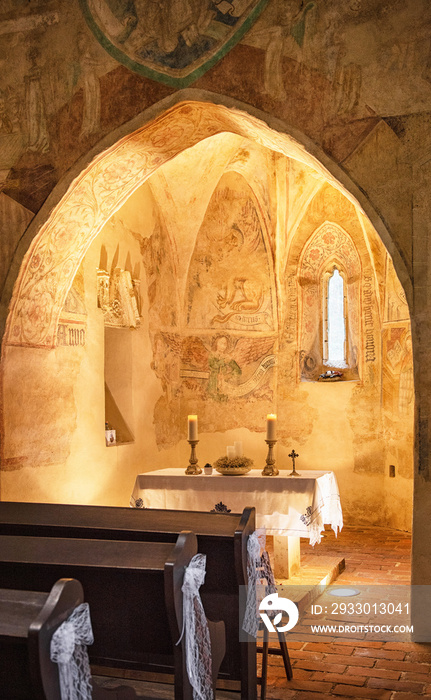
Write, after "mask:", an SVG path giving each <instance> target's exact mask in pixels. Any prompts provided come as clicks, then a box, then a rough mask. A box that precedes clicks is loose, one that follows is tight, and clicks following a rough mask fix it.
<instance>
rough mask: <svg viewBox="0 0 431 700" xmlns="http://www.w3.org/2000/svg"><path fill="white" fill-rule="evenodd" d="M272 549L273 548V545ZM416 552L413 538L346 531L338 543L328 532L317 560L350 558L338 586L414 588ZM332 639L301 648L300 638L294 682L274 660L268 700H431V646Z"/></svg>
mask: <svg viewBox="0 0 431 700" xmlns="http://www.w3.org/2000/svg"><path fill="white" fill-rule="evenodd" d="M268 544H269V548H270V546H271V542H270V541H269V542H268ZM308 546H309V545H307V543H306V541H302V543H301V551H302V552H304V553H306V552H307V551H309V550H308ZM410 550H411V538H410V535H409V534H407V533H404V532H398V531H394V530H386V529H383V528H362V527H346V526H345V527H344V528H343V530H342V531H341V533H340V534H339V535H338V538H335V536H334V534H333V533H332V531H329V530H327V531H326V532H325V536H324V538H323V540H322V542H321V544H320V545H316V546H315V547H314V550H313V556H315V557H318V556H328V555H340V556H343V557H344V558H345V560H346V569H345V571H344V572H343V573H342V574H341V575H340V576H339V578H338V579H337V581H336V583H337V584H346V585H351V586H353V585H356V586H362V585H366V584H370V583H372V584H373V585H376V584H378V585H379V586H387V587H393V586H394V585H395V586H396V585H408V584H409V583H410ZM292 632H293V631H292ZM289 634H290V633H288V634H287V642H288V646H289V636H288V635H289ZM300 636H301V635H300ZM303 636H306V635H303ZM327 639H328V641H325V640H324V639H323V638H322V636H320V637H319V639H318V640H316V641H313V639H312V638H311V637H310V639H309V640H308V641H305V640H304V641H303V644H302V646H300V641H298V639H297V637H295V642H294V649H292V653H291V662H292V668H293V680H292V681H290V682H289V681H287V680H286V677H285V676H284V675H283V673H280V670H281V671H283V667H282V665H281V659H280V657H277V656H270V657H269V671H268V689H267V697H268V698H271V700H288V699H289V700H324V699H328V700H329V698H334V699H335V698H338V700H340V699H341V698H346V699H347V698H349V699H350V700H352V699H354V698H363V699H365V700H367V699H368V700H374V699H377V700H411V699H412V698H431V656H430V654H431V644H416V643H413V642H411V641H406V642H399V641H395V642H390V641H384V642H381V641H367V638H366V635H365V638H364V635H361V636H360V638H359V637H358V638H357V639H355V638H354V637H353V638H349V639H346V638H342V637H328V638H327ZM304 673H305V674H309V675H303V674H304ZM292 691H293V692H292Z"/></svg>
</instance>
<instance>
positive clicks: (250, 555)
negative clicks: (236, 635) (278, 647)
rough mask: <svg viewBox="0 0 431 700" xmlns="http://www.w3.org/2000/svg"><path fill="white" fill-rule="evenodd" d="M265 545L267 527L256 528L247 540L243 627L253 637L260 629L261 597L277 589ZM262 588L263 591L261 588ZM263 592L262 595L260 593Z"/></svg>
mask: <svg viewBox="0 0 431 700" xmlns="http://www.w3.org/2000/svg"><path fill="white" fill-rule="evenodd" d="M265 545H266V530H265V528H261V529H259V530H255V531H254V532H253V533H252V534H251V535H250V536H249V538H248V541H247V600H246V604H245V613H244V620H243V623H242V628H243V630H244V632H247V634H249V635H250V636H251V637H257V632H258V629H259V623H260V615H259V603H260V598H263V597H264V596H265V595H267V594H268V593H275V592H276V590H277V589H276V585H275V580H274V574H273V572H272V568H271V564H270V561H269V557H268V552H266V551H265ZM263 579H264V580H265V582H266V585H264V586H262V585H261V581H262V580H263ZM262 588H263V591H261V590H259V589H262ZM261 592H262V593H263V594H262V595H260V593H261Z"/></svg>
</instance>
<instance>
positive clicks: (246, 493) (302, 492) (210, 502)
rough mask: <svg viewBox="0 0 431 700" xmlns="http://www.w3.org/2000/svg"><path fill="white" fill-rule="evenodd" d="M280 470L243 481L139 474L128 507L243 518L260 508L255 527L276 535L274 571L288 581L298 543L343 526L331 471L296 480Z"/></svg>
mask: <svg viewBox="0 0 431 700" xmlns="http://www.w3.org/2000/svg"><path fill="white" fill-rule="evenodd" d="M289 473H290V472H289V471H288V470H285V471H280V472H279V474H278V475H277V476H262V472H261V470H260V469H252V470H251V471H250V472H248V474H245V475H243V476H224V475H221V474H219V473H218V472H215V471H213V473H212V474H211V475H206V474H203V473H202V474H199V475H193V476H189V475H186V474H185V473H184V469H182V468H168V469H160V470H157V471H151V472H145V473H143V474H138V475H137V477H136V481H135V485H134V488H133V493H132V496H131V499H130V505H131V507H133V508H166V509H174V510H197V511H213V512H232V513H240V512H241V511H242V510H243V509H244V508H245V507H246V506H254V507H255V508H256V525H257V527H258V528H260V527H265V528H266V531H267V533H268V534H271V535H274V556H275V569H276V573H277V575H278V576H280V577H282V578H284V577H285V578H288V577H289V576H291V575H292V574H293V573H295V571H296V570H297V568H298V567H299V556H300V555H299V544H300V542H299V540H300V538H301V537H304V538H307V539H309V541H310V544H311V545H315V544H318V543H319V542H320V540H321V536H322V532H323V531H324V529H325V525H326V524H329V525H331V527H332V529H333V530H334V532H335V533H336V534H337V533H338V531H339V530H341V528H342V527H343V514H342V509H341V503H340V493H339V490H338V484H337V480H336V477H335V474H334V473H333V472H331V471H315V470H310V469H306V470H301V472H300V473H299V475H297V476H289Z"/></svg>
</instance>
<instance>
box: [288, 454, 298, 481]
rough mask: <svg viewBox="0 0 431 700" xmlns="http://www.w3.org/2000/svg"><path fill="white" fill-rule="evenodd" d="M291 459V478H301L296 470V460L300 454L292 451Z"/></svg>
mask: <svg viewBox="0 0 431 700" xmlns="http://www.w3.org/2000/svg"><path fill="white" fill-rule="evenodd" d="M289 457H292V463H293V469H292V471H291V472H290V474H289V476H300V474H298V472H297V471H296V469H295V459H296V457H299V454H298V453H297V452H295V450H292V452H291V453H290V455H289Z"/></svg>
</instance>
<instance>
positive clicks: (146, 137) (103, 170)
mask: <svg viewBox="0 0 431 700" xmlns="http://www.w3.org/2000/svg"><path fill="white" fill-rule="evenodd" d="M196 93H197V94H196ZM198 96H199V97H201V93H200V92H199V91H193V90H188V91H184V92H183V93H178V94H177V95H176V99H177V100H181V97H183V98H186V97H195V98H196V97H198ZM210 97H215V96H210V95H208V94H205V95H204V99H205V100H209V98H210ZM216 99H218V100H219V99H220V98H219V97H217V98H216ZM226 103H227V106H226V105H224V104H214V103H213V102H209V101H196V99H195V100H193V101H192V100H187V101H180V102H178V104H175V105H174V106H172V107H171V108H170V109H168V110H167V111H166V112H164V113H162V114H161V115H160V116H157V117H156V118H155V119H153V120H152V121H150V122H149V123H146V124H144V125H143V126H140V127H138V128H136V129H135V130H133V131H132V132H131V133H128V134H127V135H126V136H123V137H122V138H120V140H118V141H116V142H114V144H113V145H112V146H110V147H108V148H107V149H106V150H101V151H100V152H99V153H98V155H97V156H96V157H95V158H94V159H93V160H92V161H91V162H90V163H89V165H87V166H86V167H85V168H84V169H83V170H82V171H81V172H80V173H79V175H78V176H77V177H75V179H73V180H72V182H71V183H70V184H69V187H68V189H67V191H66V193H65V194H64V195H63V196H62V197H61V199H59V201H58V202H57V203H56V206H55V207H54V209H53V210H52V211H51V212H50V213H49V215H48V216H47V217H46V219H45V221H43V223H41V216H38V217H36V219H35V221H34V222H33V223H32V225H31V226H30V228H29V231H28V233H27V237H26V238H27V240H28V238H31V242H30V244H29V247H28V250H27V252H26V253H25V255H24V257H23V259H22V262H20V261H19V260H15V269H16V267H17V263H19V262H20V267H19V272H18V275H17V279H16V281H15V284H14V288H13V292H12V295H11V299H10V302H9V300H7V301H8V302H9V313H8V316H7V322H6V328H5V333H4V337H3V347H4V346H5V345H17V346H22V347H41V348H43V347H44V348H52V347H55V342H56V341H55V338H56V328H57V324H58V319H59V315H60V312H61V309H62V306H63V304H64V300H65V298H66V295H67V292H68V290H69V288H70V286H71V284H72V281H73V279H74V276H75V274H76V271H77V269H78V267H79V264H80V262H81V260H82V259H83V257H84V255H85V253H86V251H87V250H88V247H89V246H90V244H91V242H92V241H93V240H94V238H95V237H96V236H97V234H98V233H99V231H100V229H101V228H102V226H103V224H104V223H105V222H106V221H107V219H109V218H110V217H111V216H112V215H113V214H114V213H115V212H116V211H117V210H118V209H119V208H120V207H121V205H122V204H123V203H124V202H125V201H126V200H127V199H128V197H130V195H131V194H132V193H133V192H134V191H135V190H136V189H137V188H138V187H139V186H140V185H141V184H142V183H143V182H144V181H145V180H146V179H147V178H148V177H150V175H151V174H152V173H154V172H155V171H156V170H157V169H158V168H159V167H160V166H161V165H163V163H165V162H166V161H168V160H170V159H172V158H174V157H175V156H176V155H177V154H179V153H180V152H181V151H184V150H186V149H188V148H190V147H192V146H194V145H195V144H197V143H199V142H200V141H203V140H204V139H206V138H208V137H210V136H213V135H215V134H219V133H222V132H230V133H234V134H238V135H240V136H243V137H246V138H248V139H250V140H252V141H255V142H256V143H258V144H260V145H263V146H266V147H267V148H269V149H271V150H274V151H278V152H279V153H282V154H284V155H286V156H288V157H291V158H293V159H295V160H298V161H300V162H302V163H306V164H308V165H309V166H312V167H313V168H314V169H315V170H316V172H317V173H320V174H321V175H322V176H323V177H325V179H327V180H328V181H329V182H332V183H333V184H334V185H336V186H337V187H338V188H339V187H340V183H341V187H342V189H343V191H344V194H345V195H346V196H347V197H349V198H350V199H352V201H355V202H356V204H358V203H359V205H360V206H361V207H362V208H363V209H364V211H365V212H366V214H367V215H368V216H369V218H370V219H371V222H372V224H373V226H374V227H375V228H376V230H377V231H378V233H379V234H380V236H381V238H382V240H383V242H384V244H385V245H386V247H387V249H388V251H389V253H390V254H391V256H392V257H393V259H394V265H395V269H396V271H397V274H398V276H399V278H400V280H401V283H402V284H403V286H404V289H405V292H406V296H407V299H409V300H410V299H411V289H410V279H409V276H408V273H407V270H406V268H405V265H404V263H403V261H402V259H401V257H400V255H399V254H398V252H397V250H396V248H395V246H394V244H393V242H392V240H391V237H390V234H389V233H388V231H387V230H386V227H385V226H384V225H383V223H382V221H381V219H380V218H379V216H378V215H377V214H376V213H375V211H374V210H373V209H372V207H371V206H370V204H369V202H368V201H367V200H366V199H365V198H364V197H363V195H362V194H361V192H360V190H359V189H358V188H357V187H356V186H355V184H354V183H353V182H351V181H349V179H348V177H347V176H346V175H345V173H344V172H343V171H342V170H341V169H340V168H339V167H338V166H336V165H335V164H334V163H333V162H332V161H330V160H329V159H328V158H327V157H326V156H325V155H324V154H323V153H317V149H316V147H315V146H313V144H311V143H306V141H307V140H306V139H305V137H303V136H301V137H300V139H299V138H298V136H299V135H298V134H295V136H291V135H289V134H288V133H287V131H286V129H285V127H284V125H282V124H280V123H278V122H277V120H273V119H272V118H270V117H268V116H267V115H263V114H259V113H257V112H256V110H253V112H254V113H253V114H250V110H249V108H248V107H247V111H246V108H245V106H244V105H239V106H240V107H241V108H242V109H241V110H239V109H238V108H236V107H237V103H235V108H233V107H232V101H229V100H226ZM153 111H154V109H152V110H151V113H153ZM256 114H258V116H255V115H256ZM144 120H145V115H142V121H144ZM275 122H277V123H275ZM276 129H277V130H276ZM113 137H114V138H115V135H113ZM305 144H306V145H305ZM102 146H103V145H102ZM57 190H58V191H59V192H61V191H64V184H63V183H62V184H61V185H59V186H58V187H57ZM54 199H55V196H54ZM41 214H42V212H41ZM17 255H18V256H19V255H20V253H19V252H18V253H17ZM7 288H8V285H6V289H7ZM9 288H10V281H9ZM4 306H5V301H3V307H4Z"/></svg>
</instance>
